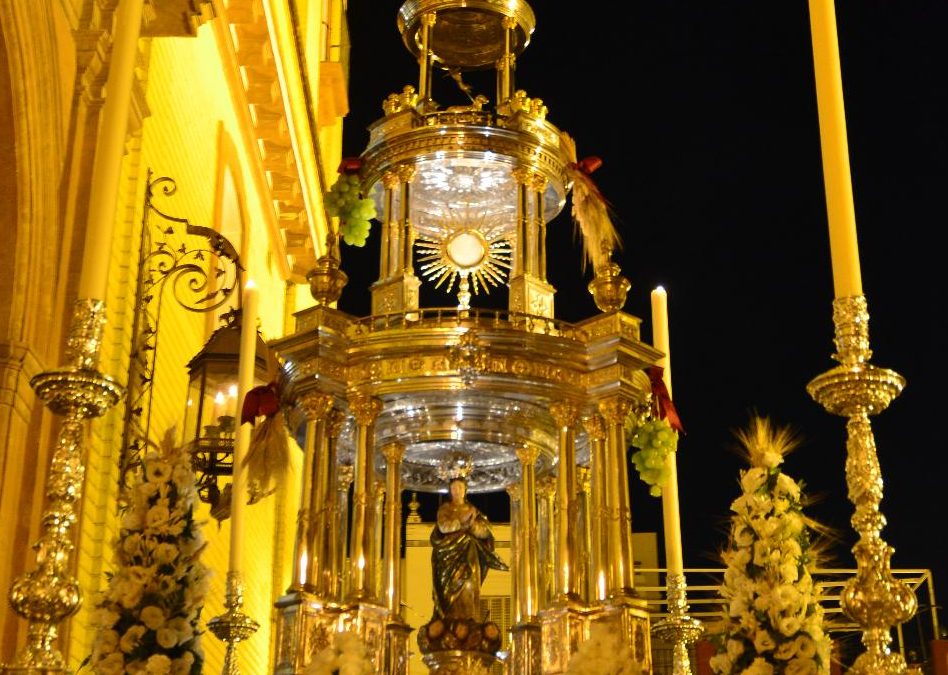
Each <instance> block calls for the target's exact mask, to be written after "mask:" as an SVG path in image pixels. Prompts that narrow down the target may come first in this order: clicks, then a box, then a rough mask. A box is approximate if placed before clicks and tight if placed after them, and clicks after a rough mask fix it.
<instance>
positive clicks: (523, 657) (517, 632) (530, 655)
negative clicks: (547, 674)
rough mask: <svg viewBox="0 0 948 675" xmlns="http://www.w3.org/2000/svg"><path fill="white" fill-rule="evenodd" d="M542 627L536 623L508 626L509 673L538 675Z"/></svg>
mask: <svg viewBox="0 0 948 675" xmlns="http://www.w3.org/2000/svg"><path fill="white" fill-rule="evenodd" d="M541 655H542V629H541V627H540V624H538V623H519V624H517V625H516V626H512V627H511V628H510V665H509V667H508V671H507V672H509V673H510V675H539V674H540V673H542V672H543V670H542V658H541Z"/></svg>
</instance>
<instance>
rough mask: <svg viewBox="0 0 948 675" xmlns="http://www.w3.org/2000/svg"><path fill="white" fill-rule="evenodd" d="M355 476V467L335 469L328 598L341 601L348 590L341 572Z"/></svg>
mask: <svg viewBox="0 0 948 675" xmlns="http://www.w3.org/2000/svg"><path fill="white" fill-rule="evenodd" d="M354 478H355V468H354V467H353V466H352V465H351V464H342V465H340V466H338V467H337V469H336V500H335V510H334V516H335V517H334V518H333V519H332V531H331V532H330V533H329V541H330V544H331V546H332V558H331V560H332V577H331V579H330V582H331V584H332V586H331V589H332V592H331V593H330V594H329V597H330V598H335V599H336V600H339V601H342V600H343V598H345V597H346V594H347V593H348V592H349V577H348V575H346V574H344V573H343V570H344V569H345V567H346V535H347V534H348V529H347V528H348V524H349V486H351V485H352V482H353V480H354Z"/></svg>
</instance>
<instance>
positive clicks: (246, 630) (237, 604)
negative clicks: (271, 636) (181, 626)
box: [207, 570, 260, 675]
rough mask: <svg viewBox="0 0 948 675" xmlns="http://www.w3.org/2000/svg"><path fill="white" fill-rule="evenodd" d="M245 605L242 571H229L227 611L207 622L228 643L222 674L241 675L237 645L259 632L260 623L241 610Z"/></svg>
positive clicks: (226, 599)
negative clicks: (241, 578) (241, 579)
mask: <svg viewBox="0 0 948 675" xmlns="http://www.w3.org/2000/svg"><path fill="white" fill-rule="evenodd" d="M243 605H244V587H243V584H242V583H241V581H240V572H237V571H234V570H231V571H230V572H228V573H227V593H226V594H225V595H224V607H226V608H227V611H226V612H224V613H223V614H221V615H219V616H215V617H214V618H213V619H211V620H210V621H208V622H207V628H208V630H210V631H211V632H212V633H214V635H215V637H217V639H218V640H221V641H222V642H226V643H227V649H226V650H225V652H224V667H223V669H222V670H221V673H222V675H240V665H239V664H238V663H237V645H238V644H239V643H240V642H242V641H243V640H246V639H247V638H249V637H250V636H251V635H253V634H254V633H256V632H257V630H258V629H259V628H260V624H259V623H257V622H256V621H254V620H253V619H252V618H250V617H249V616H247V615H246V614H244V613H243V612H242V611H241V608H242V607H243Z"/></svg>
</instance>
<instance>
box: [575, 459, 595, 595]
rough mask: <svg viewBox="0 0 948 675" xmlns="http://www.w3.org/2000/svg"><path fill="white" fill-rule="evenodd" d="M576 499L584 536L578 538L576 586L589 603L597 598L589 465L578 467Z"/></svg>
mask: <svg viewBox="0 0 948 675" xmlns="http://www.w3.org/2000/svg"><path fill="white" fill-rule="evenodd" d="M576 487H577V490H576V501H577V504H578V506H579V513H580V515H581V517H580V519H579V521H580V523H582V537H578V538H577V542H576V549H577V555H576V560H577V562H578V567H577V568H576V587H577V588H578V589H579V591H580V594H581V595H582V596H583V600H585V601H586V602H587V604H588V603H589V602H590V601H592V600H593V599H595V597H596V589H595V574H594V573H593V567H592V564H591V563H592V521H593V519H592V512H591V510H590V505H591V504H592V499H591V495H590V492H591V490H592V471H591V470H590V468H589V467H588V466H578V467H576Z"/></svg>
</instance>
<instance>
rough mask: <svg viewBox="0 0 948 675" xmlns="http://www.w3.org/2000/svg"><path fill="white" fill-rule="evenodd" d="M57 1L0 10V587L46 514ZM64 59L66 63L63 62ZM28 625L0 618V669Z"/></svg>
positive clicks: (56, 234)
mask: <svg viewBox="0 0 948 675" xmlns="http://www.w3.org/2000/svg"><path fill="white" fill-rule="evenodd" d="M55 11H56V9H55V8H54V3H52V2H47V1H40V2H29V3H21V2H0V169H2V171H0V173H2V176H0V522H3V523H5V524H6V525H5V526H4V527H3V528H0V549H2V550H5V551H11V552H17V553H15V554H12V555H9V556H5V557H4V558H3V559H2V560H0V589H2V591H3V592H4V593H6V591H7V589H9V587H10V584H11V583H12V581H13V579H14V578H15V577H16V576H17V575H18V574H20V573H22V572H23V571H24V569H26V568H28V567H30V566H31V565H32V555H31V554H32V551H31V549H30V544H31V543H32V542H33V541H34V540H35V538H36V536H37V532H38V525H39V517H40V514H41V511H42V508H43V502H44V500H43V485H44V476H45V469H46V467H47V466H48V464H49V460H48V450H49V447H50V443H49V438H50V427H51V418H52V416H51V415H47V414H43V411H44V408H43V406H42V405H41V404H40V403H39V401H38V400H37V399H36V396H35V395H34V394H33V392H32V390H31V388H30V386H29V382H30V379H31V378H32V377H33V376H34V375H35V374H37V373H38V372H40V371H42V370H44V369H46V368H48V367H51V366H54V365H55V363H54V359H55V358H56V357H57V354H58V345H57V344H55V341H54V340H50V339H49V334H50V327H51V326H52V325H54V324H58V323H61V321H62V317H57V316H53V307H54V301H55V295H56V282H57V270H58V267H59V262H60V255H61V225H60V222H61V221H60V214H59V203H60V200H59V185H60V181H61V175H62V162H63V147H64V136H65V128H66V125H65V124H64V113H63V107H62V100H63V98H62V97H63V86H61V85H62V84H63V80H62V78H61V70H60V64H61V60H60V55H61V54H63V53H64V52H63V50H71V48H72V47H71V42H68V41H66V42H64V41H63V38H64V35H63V33H62V32H61V31H59V30H58V28H57V23H56V16H55V14H54V12H55ZM67 61H68V59H67ZM25 628H26V626H25V624H24V623H23V622H22V621H20V620H19V618H18V617H17V616H16V615H15V614H13V612H9V611H6V612H0V661H3V662H6V661H9V660H10V659H11V658H12V656H13V652H14V649H15V646H16V644H17V640H18V634H19V633H22V632H23V631H25Z"/></svg>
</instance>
